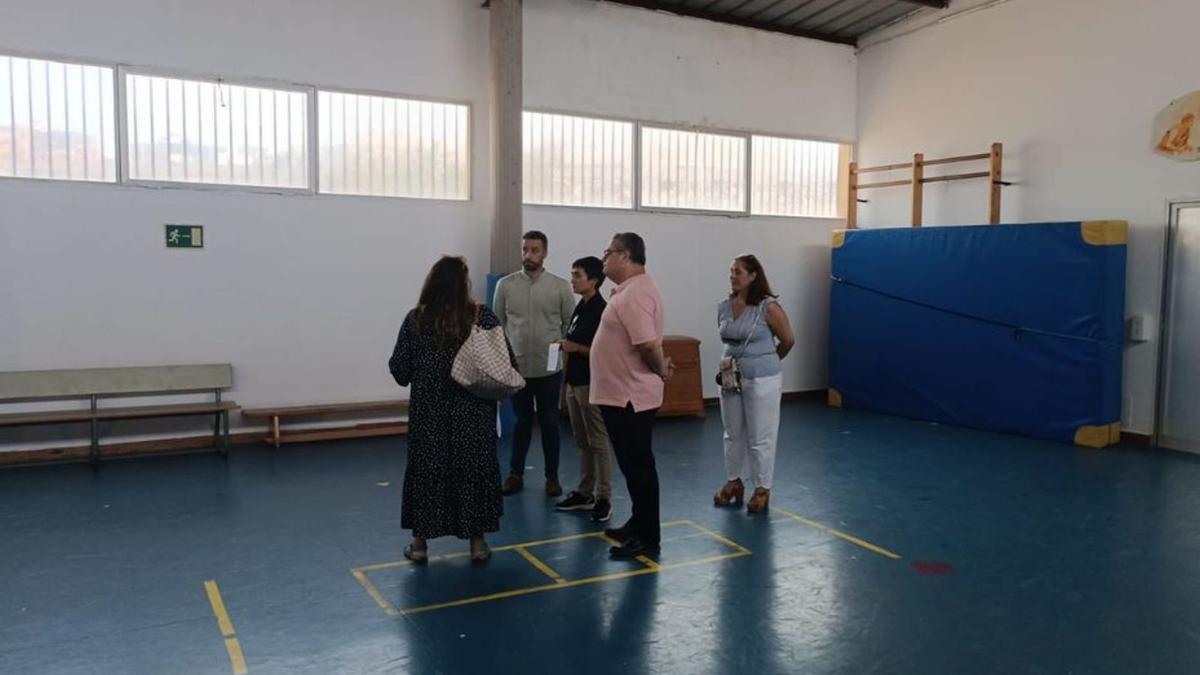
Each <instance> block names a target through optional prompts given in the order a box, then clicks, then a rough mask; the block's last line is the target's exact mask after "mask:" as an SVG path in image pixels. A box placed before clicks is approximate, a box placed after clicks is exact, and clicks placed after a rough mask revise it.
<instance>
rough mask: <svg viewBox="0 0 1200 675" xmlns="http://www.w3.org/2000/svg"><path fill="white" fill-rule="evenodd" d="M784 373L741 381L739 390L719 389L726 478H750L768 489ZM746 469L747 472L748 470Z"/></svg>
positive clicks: (771, 478)
mask: <svg viewBox="0 0 1200 675" xmlns="http://www.w3.org/2000/svg"><path fill="white" fill-rule="evenodd" d="M782 396H783V374H782V373H781V374H779V375H771V376H768V377H756V378H753V379H745V378H744V379H743V380H742V391H741V392H740V393H739V392H736V391H725V390H724V389H722V390H721V421H722V422H723V423H724V424H725V471H726V472H727V473H728V474H729V480H733V479H735V478H749V479H750V480H752V481H754V485H755V487H761V488H766V489H768V490H770V489H771V481H772V480H773V479H774V477H775V446H776V443H777V442H778V440H779V404H780V401H781V399H782ZM747 469H748V470H749V472H748V473H747Z"/></svg>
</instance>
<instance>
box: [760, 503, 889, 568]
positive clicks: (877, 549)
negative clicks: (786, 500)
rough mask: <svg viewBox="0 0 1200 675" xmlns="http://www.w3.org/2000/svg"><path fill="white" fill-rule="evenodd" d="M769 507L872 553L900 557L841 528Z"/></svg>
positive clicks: (776, 507)
mask: <svg viewBox="0 0 1200 675" xmlns="http://www.w3.org/2000/svg"><path fill="white" fill-rule="evenodd" d="M771 509H772V510H773V511H778V512H780V513H782V514H783V515H785V516H787V517H788V518H791V519H792V520H794V521H796V522H798V523H801V524H803V525H808V526H809V527H812V528H816V529H818V530H821V531H822V532H828V533H829V534H832V535H833V536H835V537H838V538H839V539H844V540H846V541H848V542H850V543H851V544H854V545H856V546H861V547H863V548H865V549H867V550H868V551H871V552H873V553H878V554H879V555H882V556H885V557H888V558H891V559H892V560H899V559H900V554H899V553H893V552H891V551H889V550H887V549H886V548H883V547H882V546H876V545H875V544H872V543H871V542H869V541H864V540H862V539H859V538H858V537H856V536H854V535H852V534H846V533H845V532H842V531H841V530H835V529H834V528H832V527H829V526H828V525H822V524H821V523H818V522H816V521H813V520H809V519H808V518H805V517H803V516H798V515H796V514H794V513H792V512H791V511H787V510H784V509H781V508H779V507H778V506H772V507H771Z"/></svg>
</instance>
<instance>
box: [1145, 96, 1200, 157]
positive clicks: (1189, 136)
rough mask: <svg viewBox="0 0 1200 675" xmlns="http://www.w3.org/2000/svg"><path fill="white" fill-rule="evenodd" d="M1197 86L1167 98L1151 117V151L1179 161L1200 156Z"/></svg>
mask: <svg viewBox="0 0 1200 675" xmlns="http://www.w3.org/2000/svg"><path fill="white" fill-rule="evenodd" d="M1197 118H1200V90H1197V91H1194V92H1192V93H1190V94H1187V95H1186V96H1183V97H1181V98H1177V99H1175V100H1174V101H1172V102H1171V104H1170V105H1168V106H1167V107H1166V108H1164V109H1163V111H1162V112H1160V113H1159V114H1158V116H1157V117H1155V118H1154V143H1155V146H1154V151H1155V152H1157V153H1158V154H1160V155H1162V156H1164V157H1170V158H1171V159H1176V160H1180V161H1196V160H1200V124H1198V123H1197Z"/></svg>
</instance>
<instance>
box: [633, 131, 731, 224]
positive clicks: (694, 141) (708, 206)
mask: <svg viewBox="0 0 1200 675" xmlns="http://www.w3.org/2000/svg"><path fill="white" fill-rule="evenodd" d="M641 164H642V181H641V183H642V191H641V204H642V206H647V207H660V208H670V209H696V210H702V211H728V212H731V213H745V211H746V138H745V137H744V136H734V135H727V134H715V133H705V132H699V131H680V130H676V129H663V128H659V127H652V126H643V127H642V156H641Z"/></svg>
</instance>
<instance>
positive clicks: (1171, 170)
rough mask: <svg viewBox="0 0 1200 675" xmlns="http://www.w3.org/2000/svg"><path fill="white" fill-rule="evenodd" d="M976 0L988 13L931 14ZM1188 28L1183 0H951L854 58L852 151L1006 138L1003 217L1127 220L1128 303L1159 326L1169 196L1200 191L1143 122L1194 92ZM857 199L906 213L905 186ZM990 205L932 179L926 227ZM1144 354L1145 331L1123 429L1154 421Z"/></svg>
mask: <svg viewBox="0 0 1200 675" xmlns="http://www.w3.org/2000/svg"><path fill="white" fill-rule="evenodd" d="M973 6H981V7H986V6H990V8H981V9H979V10H978V11H973V12H966V13H963V14H960V15H958V16H953V17H952V18H947V19H945V20H942V21H941V22H940V23H935V21H937V20H938V19H939V18H943V17H949V16H951V15H954V14H957V13H959V12H963V10H968V9H971V8H972V7H973ZM1198 24H1200V3H1197V2H1196V1H1195V0H1153V2H1144V3H1131V2H1123V1H1121V0H1041V1H1039V0H1009V1H1008V2H1000V3H996V2H990V3H983V2H980V0H958V1H956V2H954V3H952V9H951V10H950V11H949V12H941V13H934V12H927V13H923V14H922V15H921V16H919V17H918V18H916V19H914V20H913V21H909V22H906V23H903V24H900V25H898V26H895V27H894V28H892V29H891V30H889V31H887V32H884V33H881V34H879V35H876V36H874V39H873V40H872V41H869V42H874V43H875V44H869V43H866V46H865V47H864V49H862V50H861V52H860V54H859V72H858V82H859V84H858V93H859V98H858V110H859V114H858V118H859V156H858V159H859V160H860V162H862V163H864V164H867V165H871V164H880V163H892V162H901V161H905V160H906V158H908V159H911V157H912V153H914V152H918V151H920V152H924V153H925V154H926V156H927V157H938V156H947V155H958V154H969V153H974V152H983V151H985V150H986V149H987V147H988V145H989V144H990V143H991V142H992V141H1001V142H1003V143H1004V149H1005V174H1006V178H1008V179H1010V180H1014V181H1016V182H1017V183H1018V185H1016V186H1014V187H1011V188H1007V189H1006V190H1005V193H1004V210H1003V220H1004V222H1031V221H1046V220H1081V219H1082V220H1086V219H1090V218H1120V219H1126V220H1129V221H1130V224H1131V226H1132V235H1131V242H1130V247H1129V264H1128V293H1127V296H1128V299H1127V313H1128V314H1141V315H1144V316H1146V317H1147V318H1148V321H1147V325H1156V322H1157V317H1158V313H1159V294H1160V285H1161V274H1162V263H1161V261H1162V246H1163V240H1164V237H1163V235H1164V232H1165V228H1166V214H1167V202H1168V200H1169V199H1172V198H1183V197H1191V198H1197V197H1200V163H1191V164H1183V163H1176V162H1172V161H1170V160H1167V159H1163V158H1161V157H1158V156H1156V155H1154V154H1153V153H1152V151H1151V150H1152V146H1153V143H1152V141H1151V136H1152V134H1151V123H1152V121H1153V119H1154V116H1155V114H1156V113H1157V112H1158V111H1159V110H1160V109H1161V108H1162V107H1164V106H1165V105H1167V104H1168V103H1169V102H1170V101H1171V100H1172V99H1173V98H1175V97H1177V96H1179V95H1181V94H1183V93H1185V92H1188V91H1192V90H1194V89H1197V88H1200V69H1197V67H1196V66H1197V63H1200V62H1198V61H1197V58H1196V55H1195V44H1196V37H1195V30H1196V26H1197V25H1198ZM922 25H928V27H926V28H924V29H923V30H918V31H916V32H912V31H913V29H914V28H916V27H919V26H922ZM960 166H965V165H960ZM964 170H967V169H964ZM929 173H933V172H932V170H930V172H929ZM866 196H867V197H868V198H869V199H871V203H870V204H866V205H862V208H861V215H862V222H863V224H864V225H865V226H886V225H897V224H906V223H907V222H908V217H909V216H908V213H909V206H908V202H907V199H908V197H907V190H905V189H902V188H897V189H893V190H891V191H888V190H877V191H872V192H871V193H870V194H868V195H866ZM986 199H987V198H986V186H985V185H983V184H981V183H962V182H959V183H954V184H946V183H940V184H935V185H931V186H929V187H928V188H927V189H926V192H925V209H926V224H963V223H978V222H986V220H987V218H986V209H987V206H986V204H987V201H986ZM1156 349H1157V340H1153V341H1151V342H1149V343H1145V344H1139V345H1132V346H1129V347H1128V348H1127V351H1126V357H1125V392H1126V395H1127V396H1128V400H1127V402H1126V410H1127V412H1126V415H1125V419H1124V424H1125V427H1126V428H1127V429H1128V430H1131V431H1135V432H1141V433H1148V432H1149V431H1150V430H1151V428H1152V426H1153V412H1154V395H1155V384H1154V381H1155V368H1156V365H1155V363H1156V358H1157V355H1156Z"/></svg>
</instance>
